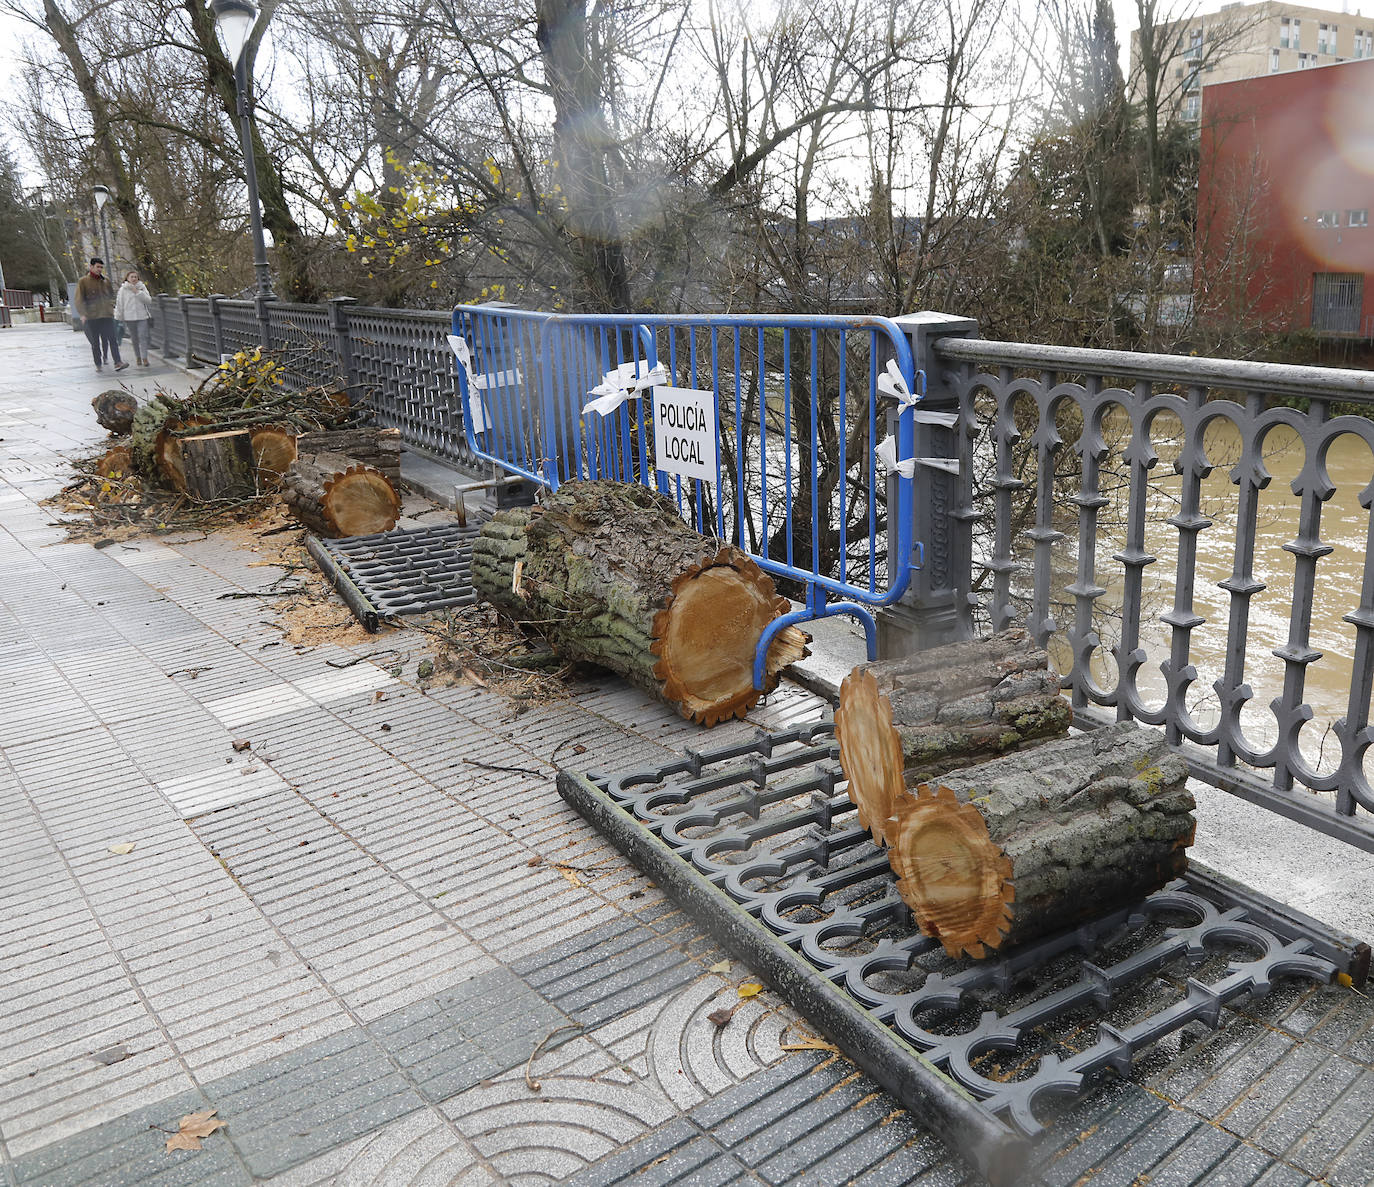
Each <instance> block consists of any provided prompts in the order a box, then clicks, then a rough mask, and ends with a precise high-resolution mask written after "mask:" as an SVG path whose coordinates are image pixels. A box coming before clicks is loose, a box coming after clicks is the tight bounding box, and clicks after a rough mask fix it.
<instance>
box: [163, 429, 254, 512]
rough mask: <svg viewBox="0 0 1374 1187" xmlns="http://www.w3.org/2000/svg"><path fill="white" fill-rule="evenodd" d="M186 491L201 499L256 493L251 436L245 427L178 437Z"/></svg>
mask: <svg viewBox="0 0 1374 1187" xmlns="http://www.w3.org/2000/svg"><path fill="white" fill-rule="evenodd" d="M181 460H182V466H183V473H184V474H185V479H186V493H187V494H188V495H190V496H191V497H192V498H193V499H199V500H200V501H201V502H203V503H213V502H215V501H216V500H218V499H251V498H252V497H253V496H254V495H256V494H257V493H258V480H257V466H256V465H255V464H254V462H253V439H252V436H251V434H249V432H248V430H247V429H235V430H232V431H230V432H225V433H202V434H199V435H198V436H195V437H183V438H182V439H181Z"/></svg>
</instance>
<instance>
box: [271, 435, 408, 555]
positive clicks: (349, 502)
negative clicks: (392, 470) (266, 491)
mask: <svg viewBox="0 0 1374 1187" xmlns="http://www.w3.org/2000/svg"><path fill="white" fill-rule="evenodd" d="M282 501H283V502H284V503H285V504H286V506H287V509H288V510H289V511H290V512H291V514H292V515H294V516H295V517H296V518H297V519H298V520H300V521H301V523H303V524H305V526H306V527H308V528H309V529H310V530H311V531H312V532H315V533H316V534H317V535H320V536H370V535H372V533H374V532H389V531H390V530H391V529H392V528H394V527H395V526H396V519H397V517H398V516H399V515H400V511H401V497H400V495H398V494H397V493H396V488H395V487H394V486H392V484H391V480H390V479H389V478H387V476H386V475H385V474H383V473H382V472H381V471H380V470H374V469H373V468H372V467H370V466H364V465H360V464H358V463H357V462H355V461H354V460H353V459H352V458H348V457H345V456H344V455H343V454H341V453H318V454H310V455H301V456H299V457H297V458H296V460H295V462H293V463H292V465H291V468H290V469H289V470H287V472H286V474H285V475H284V476H283V478H282Z"/></svg>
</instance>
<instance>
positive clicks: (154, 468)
mask: <svg viewBox="0 0 1374 1187" xmlns="http://www.w3.org/2000/svg"><path fill="white" fill-rule="evenodd" d="M182 411H183V405H182V403H181V401H179V400H177V399H176V398H175V397H174V396H169V395H166V394H165V393H163V392H157V393H155V394H154V395H153V396H152V398H151V399H149V400H146V401H144V402H143V403H142V404H140V405H139V406H138V411H137V412H135V413H134V423H133V427H132V428H131V429H130V436H129V447H130V449H131V450H132V451H133V457H134V470H135V471H136V472H137V473H138V474H139V475H140V476H141V477H142V478H143V479H144V480H146V481H147V482H150V483H158V484H161V483H162V482H163V481H164V479H163V475H162V470H161V468H160V467H159V465H158V445H159V443H160V441H161V439H162V432H163V428H164V426H165V425H166V424H167V421H168V420H169V419H172V418H174V417H176V416H178V415H179V414H180V413H181V412H182Z"/></svg>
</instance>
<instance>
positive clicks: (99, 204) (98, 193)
mask: <svg viewBox="0 0 1374 1187" xmlns="http://www.w3.org/2000/svg"><path fill="white" fill-rule="evenodd" d="M91 193H93V194H94V195H95V208H96V209H97V210H104V209H105V203H106V202H108V201H109V200H110V187H109V186H107V185H93V186H91Z"/></svg>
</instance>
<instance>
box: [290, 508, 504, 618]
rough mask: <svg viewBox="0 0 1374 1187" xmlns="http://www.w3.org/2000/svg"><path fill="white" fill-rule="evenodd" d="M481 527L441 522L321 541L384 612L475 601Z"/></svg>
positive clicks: (445, 607)
mask: <svg viewBox="0 0 1374 1187" xmlns="http://www.w3.org/2000/svg"><path fill="white" fill-rule="evenodd" d="M480 531H481V524H480V523H469V524H468V526H466V527H460V526H459V525H458V524H442V525H440V526H438V527H427V528H407V529H403V530H399V531H391V532H377V533H375V534H374V535H371V536H350V537H348V538H346V539H343V540H320V541H319V545H320V547H321V548H322V549H324V550H325V551H326V552H327V553H328V554H329V558H330V560H331V561H332V562H333V564H334V565H336V566H337V568H338V569H339V570H340V571H342V573H343V574H344V575H345V576H346V577H347V578H348V580H349V581H351V582H352V583H353V585H354V586H356V587H357V589H358V592H359V593H361V594H362V595H363V597H364V598H365V599H366V600H367V602H368V603H370V605H371V606H372V607H373V609H374V610H375V611H376V614H377V616H378V617H380V618H384V617H386V616H387V615H392V614H424V613H426V612H428V611H431V610H449V609H453V608H454V607H457V606H470V605H471V604H472V603H473V602H475V601H476V600H477V595H476V593H475V592H474V591H473V588H472V542H473V540H474V539H476V537H477V534H478V532H480ZM312 551H314V550H313V549H312ZM331 576H332V575H331ZM335 584H336V585H337V584H338V583H337V581H336V582H335Z"/></svg>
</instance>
